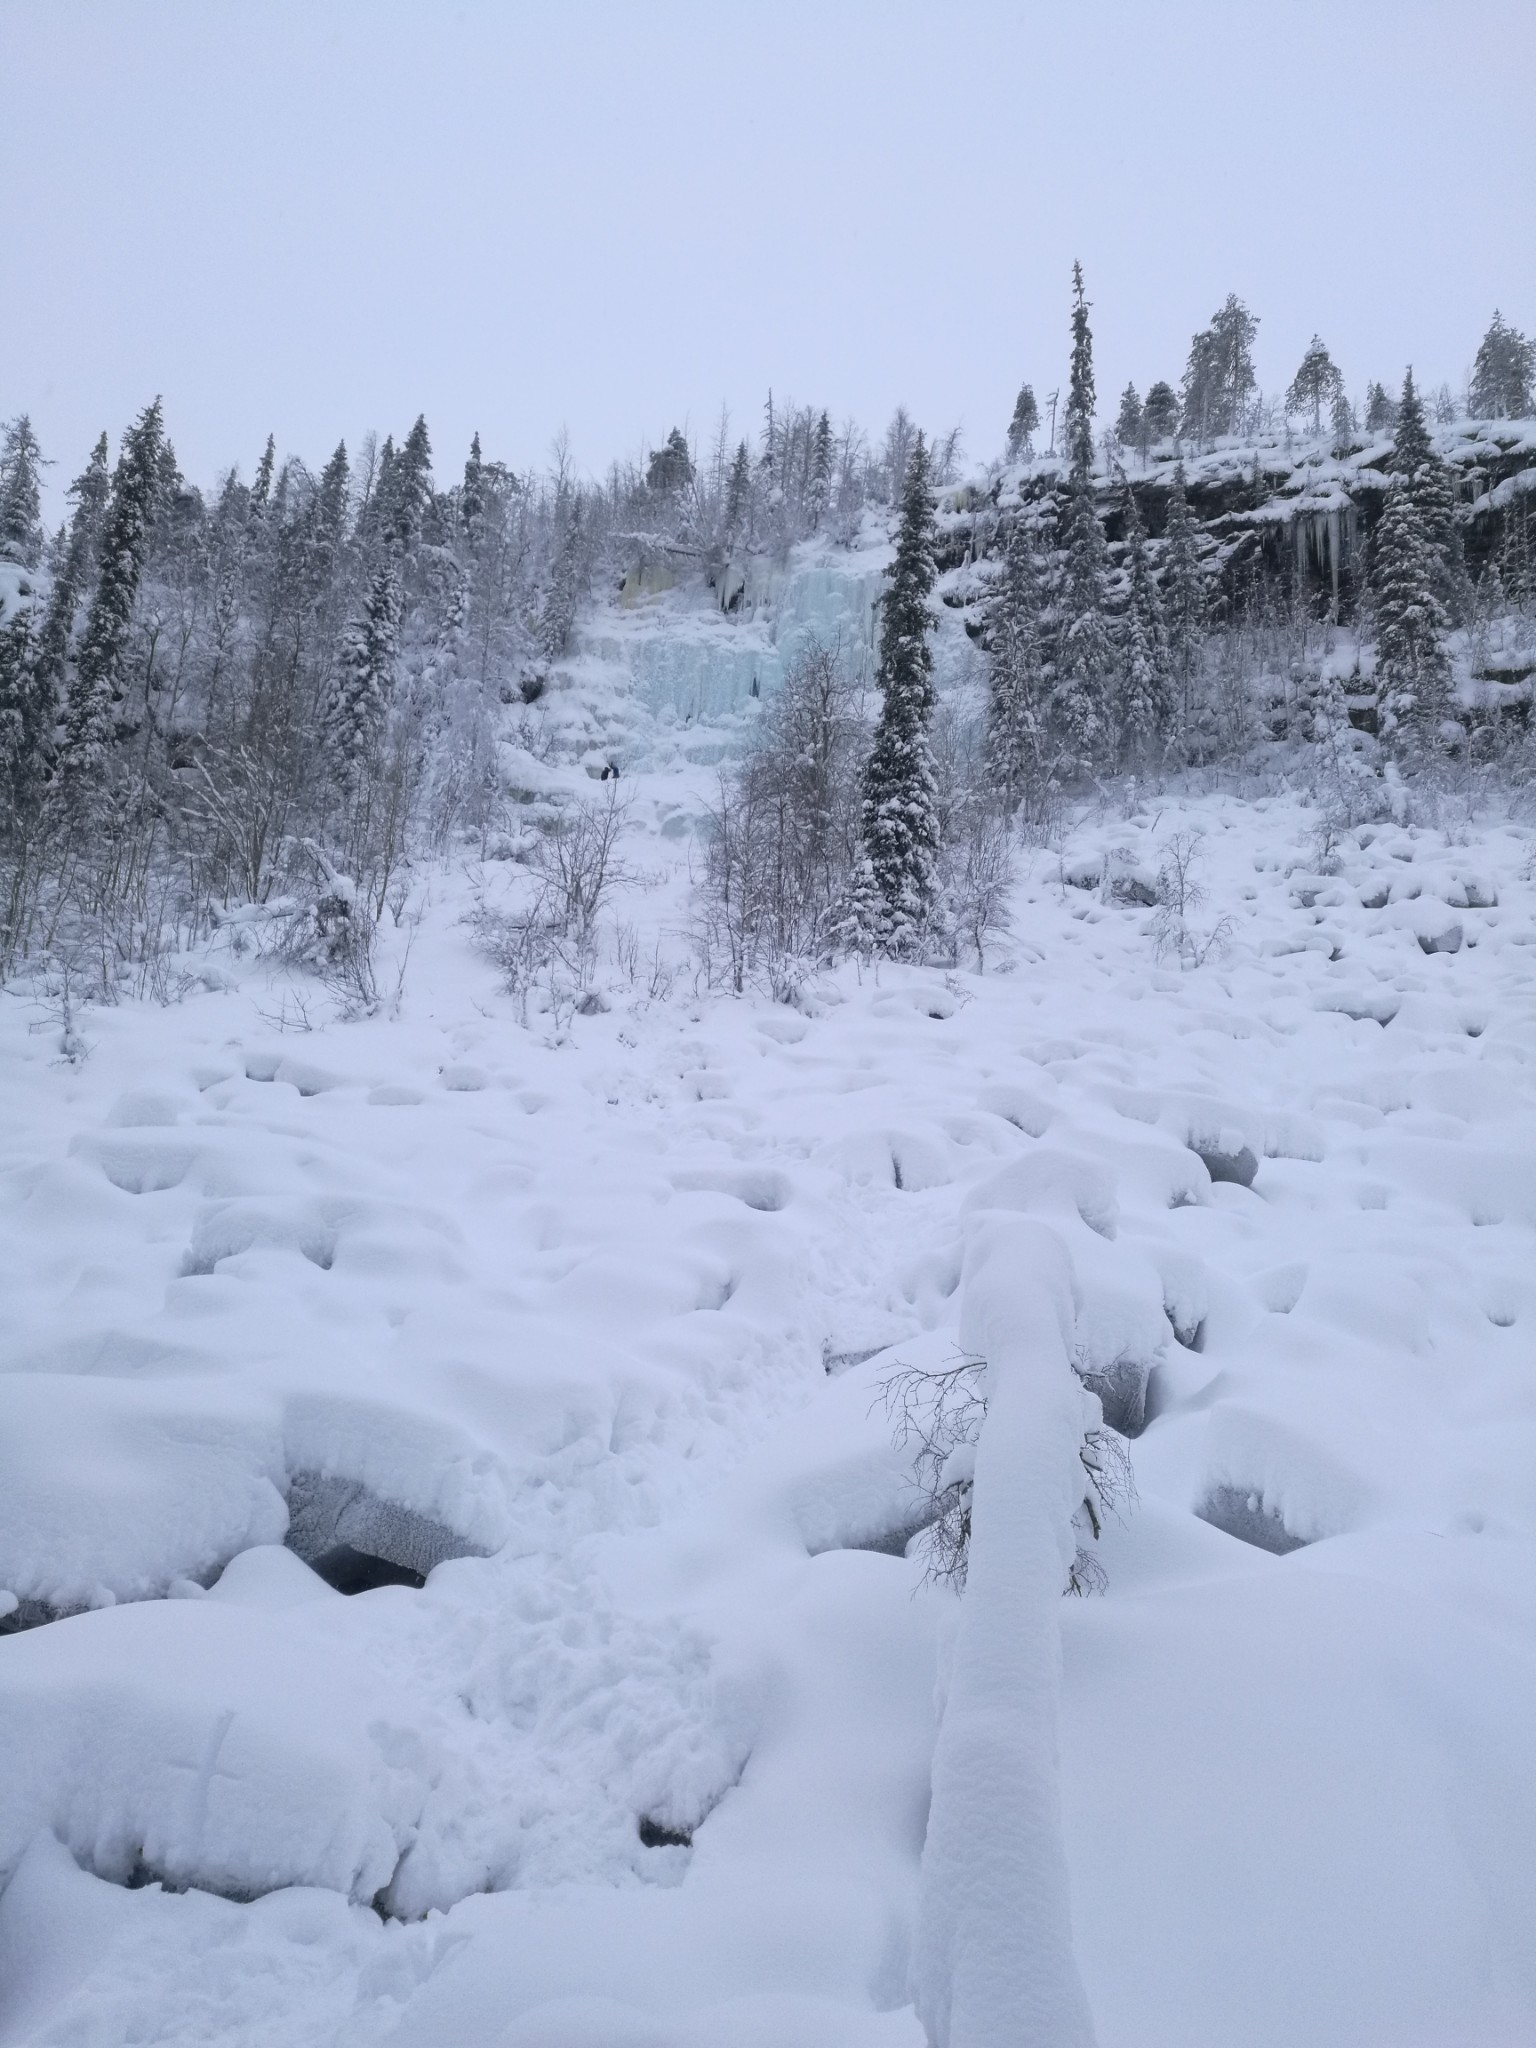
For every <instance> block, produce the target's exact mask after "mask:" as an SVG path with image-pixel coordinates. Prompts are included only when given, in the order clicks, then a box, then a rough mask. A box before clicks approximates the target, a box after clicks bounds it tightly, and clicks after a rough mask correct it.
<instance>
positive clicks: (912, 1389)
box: [881, 1357, 1135, 1594]
mask: <svg viewBox="0 0 1536 2048" xmlns="http://www.w3.org/2000/svg"><path fill="white" fill-rule="evenodd" d="M986 1373H987V1365H986V1360H985V1359H981V1358H966V1357H960V1358H957V1359H956V1360H955V1361H954V1362H953V1364H950V1365H945V1366H939V1367H931V1366H921V1365H905V1366H901V1367H899V1368H898V1369H897V1370H896V1371H895V1372H893V1373H891V1374H889V1375H888V1376H887V1377H886V1379H885V1380H884V1381H883V1382H882V1385H881V1399H882V1401H883V1402H884V1405H885V1410H886V1413H887V1414H888V1415H889V1416H890V1418H891V1420H892V1423H893V1425H894V1429H895V1435H896V1442H897V1444H898V1445H899V1446H901V1447H902V1448H904V1449H906V1448H910V1449H911V1450H912V1453H913V1459H912V1470H913V1478H914V1481H915V1483H916V1486H917V1489H918V1492H919V1495H920V1496H921V1499H922V1502H923V1505H924V1510H925V1513H926V1516H927V1519H926V1521H925V1524H924V1526H923V1528H922V1529H921V1531H920V1533H919V1534H918V1535H917V1537H915V1538H914V1542H915V1543H916V1544H917V1545H919V1546H920V1548H921V1552H922V1555H923V1558H924V1561H925V1563H926V1566H927V1574H928V1577H929V1578H930V1579H931V1580H933V1581H934V1582H935V1583H937V1584H940V1585H948V1586H953V1587H954V1588H955V1590H956V1591H957V1592H963V1591H964V1590H965V1576H966V1566H967V1562H968V1559H969V1555H970V1545H971V1493H972V1488H973V1485H974V1482H975V1476H976V1445H977V1443H978V1441H979V1440H980V1437H981V1432H982V1429H983V1427H984V1425H985V1423H986V1419H987V1391H986ZM1095 1412H1096V1411H1095ZM1078 1455H1079V1457H1080V1458H1081V1460H1082V1466H1083V1471H1084V1473H1085V1475H1086V1479H1087V1484H1086V1486H1085V1488H1084V1492H1083V1499H1082V1505H1081V1507H1080V1509H1079V1511H1078V1517H1077V1521H1078V1528H1079V1532H1080V1534H1081V1535H1082V1536H1083V1537H1084V1538H1085V1539H1086V1541H1085V1542H1080V1543H1079V1544H1078V1547H1077V1555H1076V1557H1075V1558H1074V1559H1073V1561H1072V1568H1071V1570H1070V1572H1069V1573H1068V1575H1067V1584H1066V1586H1065V1588H1064V1589H1063V1590H1064V1591H1066V1592H1068V1593H1080V1594H1081V1593H1096V1592H1101V1591H1102V1590H1103V1587H1104V1585H1105V1577H1104V1568H1103V1566H1102V1565H1101V1564H1100V1563H1099V1561H1098V1559H1097V1558H1096V1557H1095V1556H1094V1555H1093V1552H1092V1551H1091V1550H1090V1549H1088V1547H1087V1544H1088V1543H1096V1542H1097V1541H1098V1539H1099V1536H1100V1533H1101V1532H1102V1529H1103V1524H1104V1517H1105V1515H1106V1514H1114V1513H1117V1512H1118V1511H1119V1509H1120V1508H1121V1507H1122V1506H1123V1505H1125V1504H1126V1503H1127V1502H1128V1501H1130V1500H1131V1499H1132V1498H1133V1497H1134V1493H1135V1487H1134V1482H1133V1480H1132V1477H1131V1463H1130V1458H1129V1455H1128V1453H1127V1451H1126V1448H1125V1444H1124V1442H1123V1440H1122V1439H1121V1438H1120V1437H1119V1436H1117V1435H1116V1433H1115V1432H1114V1431H1113V1430H1112V1429H1107V1428H1105V1427H1104V1426H1103V1425H1102V1424H1095V1425H1093V1426H1092V1427H1090V1428H1089V1429H1087V1430H1085V1431H1084V1433H1083V1441H1082V1447H1081V1450H1080V1451H1079V1453H1078Z"/></svg>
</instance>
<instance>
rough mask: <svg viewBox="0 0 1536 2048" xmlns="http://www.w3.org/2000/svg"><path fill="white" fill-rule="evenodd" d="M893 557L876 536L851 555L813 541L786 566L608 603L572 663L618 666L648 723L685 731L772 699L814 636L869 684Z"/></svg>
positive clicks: (754, 567)
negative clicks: (648, 716) (714, 585)
mask: <svg viewBox="0 0 1536 2048" xmlns="http://www.w3.org/2000/svg"><path fill="white" fill-rule="evenodd" d="M890 552H891V551H890V547H889V544H888V543H885V542H882V541H872V544H871V545H870V546H868V547H865V548H863V549H860V550H858V551H855V552H845V551H841V550H836V551H835V550H832V549H829V548H826V547H824V546H822V545H820V544H816V543H813V544H810V545H808V546H806V547H802V548H797V549H796V550H795V551H794V553H793V554H792V555H791V556H790V559H789V561H788V563H787V564H785V565H783V566H782V567H781V566H779V565H777V564H773V563H767V562H761V561H753V562H750V563H746V564H740V565H736V564H733V565H732V566H731V567H730V568H729V569H728V570H727V571H726V572H725V574H724V575H723V577H722V578H721V581H720V584H719V586H718V587H717V588H715V589H710V588H708V587H707V586H706V585H704V584H703V583H702V582H699V583H697V584H693V585H686V586H682V587H679V588H677V589H674V590H667V591H663V592H661V593H659V594H658V595H656V596H654V597H650V598H646V597H641V598H640V599H639V600H638V601H636V602H634V603H632V604H630V605H626V606H622V607H620V606H614V607H610V608H607V609H605V610H603V611H601V612H599V613H598V614H596V616H594V617H592V618H590V619H589V620H588V621H587V622H586V624H585V625H584V626H583V627H582V629H581V630H580V631H579V632H578V636H577V645H576V653H575V660H574V662H573V666H577V667H580V668H583V669H586V670H588V671H590V670H592V669H594V668H606V669H608V670H610V671H617V673H616V674H614V676H613V680H614V681H615V682H616V683H618V684H619V686H620V687H627V689H628V690H630V691H632V692H633V694H634V696H635V697H636V698H638V700H639V701H640V702H641V703H642V704H643V705H644V706H645V707H646V709H647V710H649V711H650V712H651V713H652V715H653V716H655V717H657V718H660V719H662V720H664V721H666V722H667V723H673V722H681V723H683V724H686V725H694V724H700V723H705V724H707V723H712V722H715V721H718V720H720V719H729V718H731V717H732V716H733V715H735V714H738V713H740V712H742V711H743V710H745V709H746V708H747V707H748V706H749V705H750V703H751V702H752V700H753V699H754V698H758V699H762V698H766V697H771V696H772V695H773V694H774V693H775V692H776V691H777V690H778V688H779V687H780V685H781V683H782V682H783V680H784V676H785V674H786V672H787V671H788V670H789V669H790V668H791V667H792V666H793V664H794V662H795V661H796V659H797V658H798V657H799V655H800V654H802V653H803V652H804V650H805V649H806V648H807V647H808V646H809V645H810V644H811V643H812V642H813V641H820V642H822V643H823V644H825V645H827V646H836V647H839V648H841V650H842V652H843V656H844V659H845V661H846V662H847V664H848V667H849V670H850V672H851V673H852V674H853V675H855V676H857V677H868V676H870V675H872V674H873V670H874V657H875V643H876V636H877V630H878V609H877V608H878V604H879V598H880V593H881V589H882V584H883V578H884V573H885V567H886V564H887V562H888V561H889V560H890ZM727 606H728V607H729V609H726V608H725V607H727Z"/></svg>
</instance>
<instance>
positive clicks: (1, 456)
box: [0, 413, 43, 569]
mask: <svg viewBox="0 0 1536 2048" xmlns="http://www.w3.org/2000/svg"><path fill="white" fill-rule="evenodd" d="M42 461H43V451H42V449H41V448H40V447H39V446H38V444H37V436H36V434H34V433H33V431H32V422H31V420H30V419H29V418H28V417H27V415H26V414H25V413H22V414H20V415H19V417H18V418H16V419H14V420H12V421H11V422H10V424H9V425H8V426H7V427H6V429H5V431H4V435H3V437H0V561H6V560H9V561H12V562H20V563H21V565H22V567H23V568H24V569H35V568H36V567H37V565H38V562H39V561H40V559H41V558H42V552H43V523H42V517H41V513H42V494H41V491H40V489H39V479H38V472H39V471H40V469H41V468H42Z"/></svg>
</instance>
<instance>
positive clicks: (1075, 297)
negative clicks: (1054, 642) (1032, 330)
mask: <svg viewBox="0 0 1536 2048" xmlns="http://www.w3.org/2000/svg"><path fill="white" fill-rule="evenodd" d="M1088 311H1089V308H1088V300H1087V297H1086V295H1085V294H1084V291H1083V269H1082V265H1081V264H1080V263H1074V264H1073V266H1072V369H1071V381H1070V386H1069V389H1068V394H1067V410H1066V414H1065V418H1064V430H1065V434H1066V443H1067V462H1068V478H1067V499H1068V509H1067V531H1066V561H1065V564H1064V566H1063V570H1062V581H1061V602H1060V615H1061V616H1060V633H1059V641H1058V653H1057V677H1058V680H1057V688H1056V714H1057V717H1058V719H1059V720H1060V723H1061V726H1062V730H1063V735H1064V737H1065V739H1066V742H1067V745H1068V747H1069V748H1070V750H1071V752H1072V754H1073V755H1074V756H1075V758H1076V759H1077V760H1078V761H1079V763H1080V764H1081V765H1082V766H1084V767H1093V766H1096V765H1100V764H1102V762H1103V761H1104V759H1105V757H1106V753H1107V749H1108V743H1109V736H1110V734H1109V693H1110V685H1111V680H1112V678H1113V675H1114V667H1115V658H1114V643H1113V641H1112V639H1111V637H1110V630H1109V620H1108V617H1107V609H1108V607H1107V584H1108V556H1107V553H1106V550H1105V545H1104V530H1103V528H1102V527H1101V526H1100V524H1099V514H1098V507H1097V504H1096V502H1095V498H1094V487H1093V408H1094V383H1093V334H1092V331H1091V330H1090V328H1089V325H1088Z"/></svg>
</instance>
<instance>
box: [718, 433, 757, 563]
mask: <svg viewBox="0 0 1536 2048" xmlns="http://www.w3.org/2000/svg"><path fill="white" fill-rule="evenodd" d="M722 538H723V540H724V542H725V547H726V552H727V554H731V553H734V552H735V550H736V549H737V548H739V547H744V546H746V547H749V546H750V545H751V542H752V455H751V451H750V450H749V449H748V447H747V444H746V442H745V441H742V442H740V443H739V444H738V446H737V449H736V455H735V459H734V461H733V462H732V463H731V470H730V475H729V476H728V477H727V478H726V484H725V530H724V533H723V535H722Z"/></svg>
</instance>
